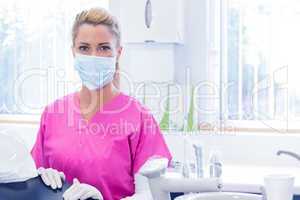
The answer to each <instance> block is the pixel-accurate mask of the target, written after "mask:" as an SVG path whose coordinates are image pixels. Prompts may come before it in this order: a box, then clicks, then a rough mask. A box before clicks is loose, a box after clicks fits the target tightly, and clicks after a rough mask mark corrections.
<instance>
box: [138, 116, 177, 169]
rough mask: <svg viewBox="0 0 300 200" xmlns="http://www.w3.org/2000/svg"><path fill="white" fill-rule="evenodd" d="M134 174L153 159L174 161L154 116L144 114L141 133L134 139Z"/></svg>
mask: <svg viewBox="0 0 300 200" xmlns="http://www.w3.org/2000/svg"><path fill="white" fill-rule="evenodd" d="M132 144H133V145H132V148H134V149H133V151H132V152H133V153H134V155H133V173H134V174H136V173H137V172H138V171H139V169H140V168H141V167H142V166H143V165H144V163H145V162H146V161H147V160H148V159H150V158H153V157H164V158H167V159H168V160H169V162H170V161H171V159H172V156H171V153H170V151H169V149H168V147H167V145H166V142H165V140H164V137H163V135H162V133H161V130H160V128H159V126H158V124H157V122H156V121H155V119H154V117H153V115H151V114H150V113H149V112H142V114H141V127H140V132H139V133H138V134H136V135H135V137H133V139H132Z"/></svg>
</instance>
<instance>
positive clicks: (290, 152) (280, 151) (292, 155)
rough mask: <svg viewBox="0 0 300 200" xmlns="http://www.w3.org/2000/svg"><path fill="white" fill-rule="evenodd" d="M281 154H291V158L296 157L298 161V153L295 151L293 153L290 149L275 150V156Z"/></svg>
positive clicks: (299, 156) (299, 159)
mask: <svg viewBox="0 0 300 200" xmlns="http://www.w3.org/2000/svg"><path fill="white" fill-rule="evenodd" d="M281 154H286V155H289V156H291V157H293V158H296V159H297V160H298V161H300V155H299V154H297V153H294V152H292V151H283V150H279V151H277V156H280V155H281Z"/></svg>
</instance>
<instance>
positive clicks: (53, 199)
mask: <svg viewBox="0 0 300 200" xmlns="http://www.w3.org/2000/svg"><path fill="white" fill-rule="evenodd" d="M69 187H70V184H68V183H64V185H63V187H62V188H61V189H58V190H52V189H51V188H50V187H47V186H46V185H45V184H44V183H43V181H42V179H41V178H40V176H38V177H35V178H32V179H29V180H27V181H24V182H14V183H0V200H24V199H26V200H58V199H62V195H63V193H64V191H66V190H67V189H68V188H69Z"/></svg>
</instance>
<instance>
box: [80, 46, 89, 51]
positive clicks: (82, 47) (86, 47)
mask: <svg viewBox="0 0 300 200" xmlns="http://www.w3.org/2000/svg"><path fill="white" fill-rule="evenodd" d="M78 49H79V50H80V51H88V50H89V47H88V46H79V48H78Z"/></svg>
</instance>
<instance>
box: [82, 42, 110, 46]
mask: <svg viewBox="0 0 300 200" xmlns="http://www.w3.org/2000/svg"><path fill="white" fill-rule="evenodd" d="M80 44H83V45H87V46H90V44H89V43H86V42H80ZM101 45H110V43H109V42H103V43H99V44H98V46H101Z"/></svg>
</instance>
